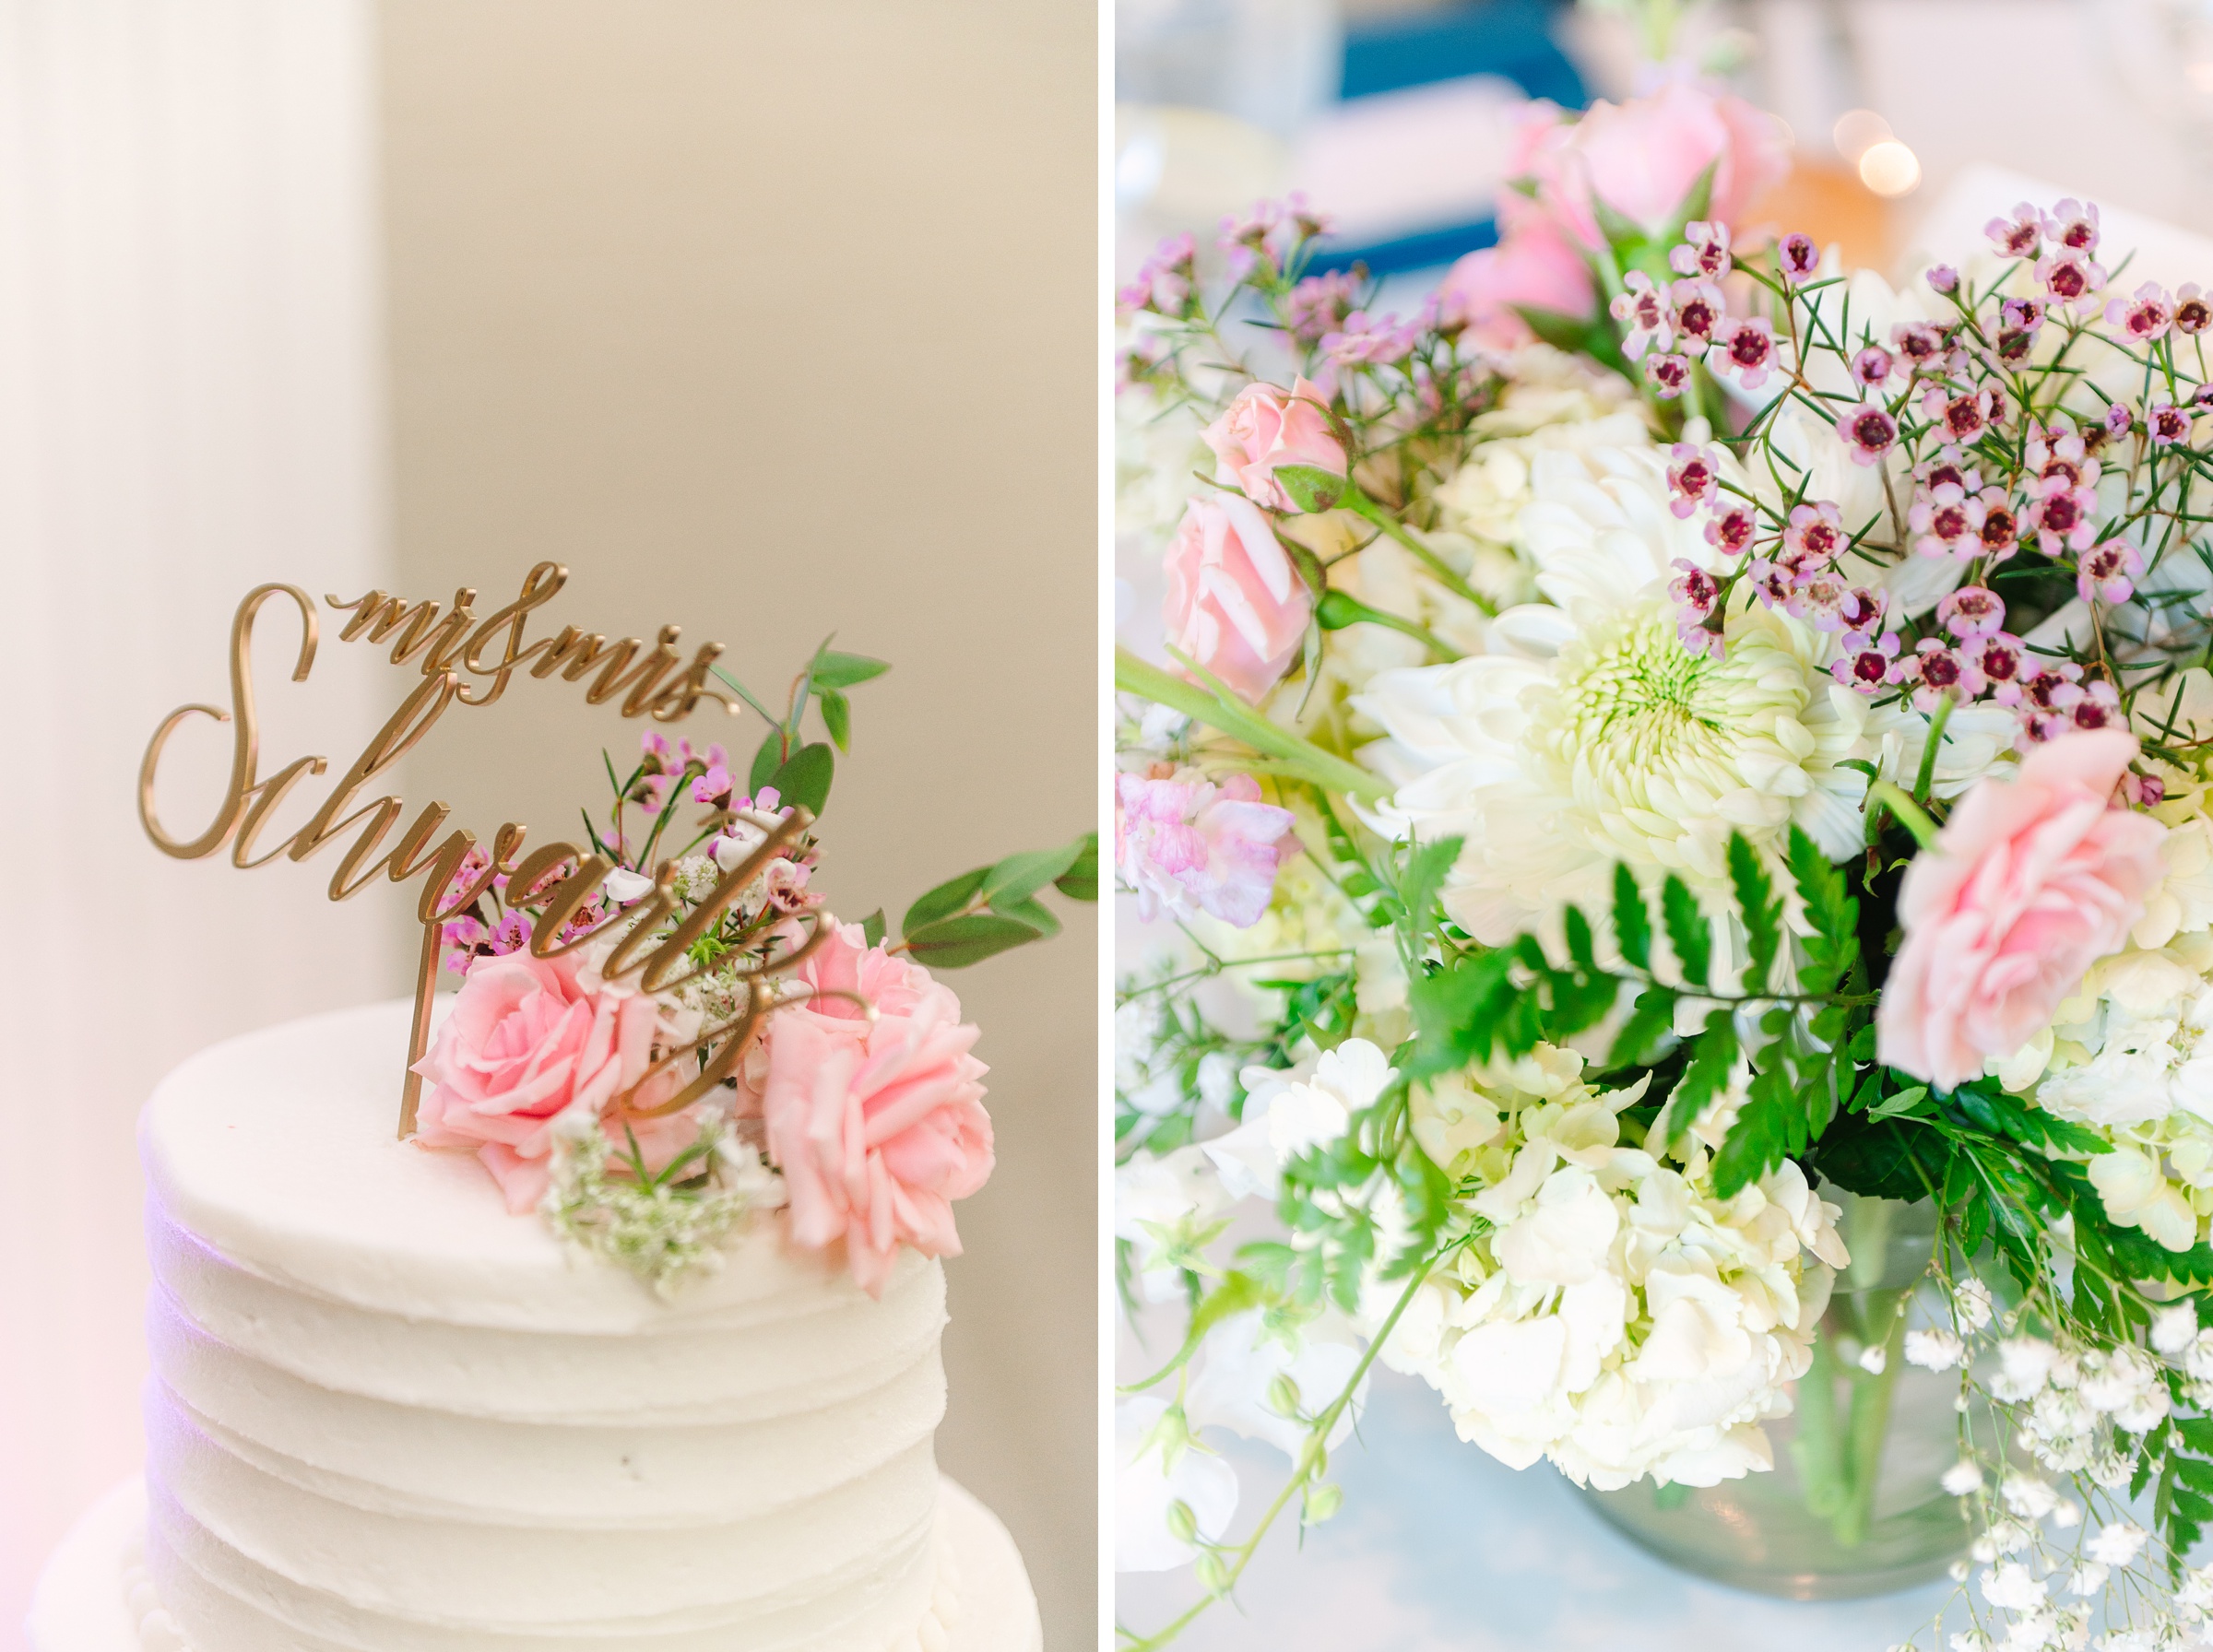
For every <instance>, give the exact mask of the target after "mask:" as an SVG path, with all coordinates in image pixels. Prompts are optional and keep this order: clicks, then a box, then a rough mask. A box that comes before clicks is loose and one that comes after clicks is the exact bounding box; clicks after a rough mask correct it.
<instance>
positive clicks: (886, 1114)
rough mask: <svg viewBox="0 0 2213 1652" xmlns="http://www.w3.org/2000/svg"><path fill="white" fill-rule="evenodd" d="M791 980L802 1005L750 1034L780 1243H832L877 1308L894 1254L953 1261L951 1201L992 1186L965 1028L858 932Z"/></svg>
mask: <svg viewBox="0 0 2213 1652" xmlns="http://www.w3.org/2000/svg"><path fill="white" fill-rule="evenodd" d="M791 981H792V983H793V984H795V985H805V986H806V987H808V988H810V989H811V991H812V992H813V993H814V995H815V996H814V997H810V998H808V999H807V1000H806V1001H804V1002H802V1003H798V1004H792V1005H787V1007H786V1008H784V1009H779V1010H777V1011H776V1012H775V1014H774V1015H772V1016H771V1017H770V1018H769V1021H768V1026H767V1029H766V1032H765V1033H764V1035H763V1043H764V1045H765V1049H764V1057H765V1059H764V1061H763V1062H762V1063H761V1064H759V1066H760V1070H762V1071H763V1080H762V1084H761V1099H760V1105H761V1112H762V1115H763V1120H764V1122H765V1124H766V1127H767V1135H768V1156H769V1160H770V1162H772V1163H774V1164H775V1166H776V1168H777V1169H778V1170H780V1171H782V1172H783V1174H784V1186H785V1192H786V1195H787V1199H788V1201H789V1206H788V1208H789V1212H790V1216H789V1220H790V1223H791V1228H790V1232H791V1237H792V1240H793V1242H794V1243H795V1244H798V1245H804V1246H806V1247H808V1248H810V1249H820V1248H822V1247H824V1246H827V1245H832V1244H834V1242H836V1241H837V1240H838V1239H840V1238H842V1239H844V1241H845V1245H846V1265H847V1266H848V1267H849V1268H851V1269H852V1272H853V1277H854V1278H855V1279H856V1280H858V1281H859V1283H860V1284H861V1286H862V1288H863V1289H865V1290H866V1291H868V1292H869V1293H870V1295H872V1296H881V1295H882V1293H883V1288H884V1286H885V1284H886V1283H888V1282H889V1280H890V1279H891V1275H892V1265H893V1261H894V1260H895V1259H896V1257H897V1256H898V1250H899V1246H900V1245H912V1246H913V1247H914V1248H915V1249H916V1250H918V1251H920V1252H921V1253H922V1254H923V1255H924V1256H926V1257H954V1256H958V1255H960V1251H961V1241H960V1235H959V1233H957V1232H955V1231H954V1227H953V1200H954V1199H957V1198H967V1197H968V1196H969V1195H970V1194H972V1193H974V1192H976V1190H977V1189H978V1188H980V1187H981V1186H983V1185H984V1182H985V1180H986V1179H987V1178H988V1176H989V1175H990V1174H991V1163H992V1159H991V1118H990V1115H988V1114H987V1113H986V1112H985V1111H984V1105H983V1097H984V1087H983V1085H982V1084H981V1083H979V1082H978V1080H981V1079H982V1077H983V1076H984V1074H985V1072H986V1071H987V1070H988V1069H987V1068H985V1066H984V1064H983V1063H982V1062H980V1061H978V1060H977V1059H976V1057H975V1056H972V1055H970V1054H969V1050H970V1048H971V1046H973V1045H974V1044H975V1043H976V1028H975V1027H973V1026H969V1025H964V1023H963V1022H962V1021H961V1005H960V1000H959V999H958V998H956V997H954V996H953V992H952V990H951V989H950V988H948V987H947V986H945V985H942V984H941V983H940V982H938V981H936V980H933V979H932V978H931V976H930V973H929V971H928V970H926V969H924V968H922V966H921V965H919V964H917V963H913V962H909V961H908V960H906V959H905V958H900V957H897V956H894V955H893V954H892V953H889V952H886V951H885V950H883V949H882V947H880V946H879V947H871V946H869V945H867V944H866V942H865V940H864V938H863V937H862V935H861V932H860V928H859V926H858V925H853V924H846V925H842V926H839V927H838V928H837V929H836V930H835V932H834V934H833V935H832V937H831V938H830V940H829V941H828V943H827V944H826V945H825V946H824V947H823V948H822V950H821V951H819V952H817V953H816V954H815V955H814V956H813V957H811V958H810V959H808V960H807V961H806V962H804V963H802V964H801V965H800V966H799V969H797V970H795V971H794V972H793V973H792V976H791ZM841 994H854V995H857V996H858V997H859V998H861V999H865V1000H866V1001H867V1004H868V1005H869V1006H870V1007H871V1008H873V1009H874V1011H875V1014H874V1016H873V1017H872V1018H871V1017H870V1014H869V1010H868V1009H864V1008H863V1007H862V1005H861V1004H860V1003H858V1002H856V1001H855V1000H854V998H852V997H842V996H838V995H841Z"/></svg>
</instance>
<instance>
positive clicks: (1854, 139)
mask: <svg viewBox="0 0 2213 1652" xmlns="http://www.w3.org/2000/svg"><path fill="white" fill-rule="evenodd" d="M1889 136H1890V123H1889V122H1888V121H1886V120H1885V119H1883V117H1882V116H1881V115H1879V114H1877V113H1876V112H1875V111H1874V110H1872V109H1848V110H1846V111H1845V112H1843V113H1842V114H1840V115H1839V116H1838V117H1837V124H1835V125H1834V126H1832V127H1830V128H1829V137H1830V138H1831V140H1832V141H1834V142H1835V144H1836V146H1837V153H1838V154H1840V155H1841V156H1843V157H1844V159H1847V160H1850V161H1855V162H1856V161H1857V160H1858V159H1860V157H1862V156H1863V155H1864V154H1866V153H1867V151H1868V150H1870V149H1872V148H1875V146H1876V145H1877V144H1879V143H1882V142H1884V141H1886V140H1887V139H1888V137H1889Z"/></svg>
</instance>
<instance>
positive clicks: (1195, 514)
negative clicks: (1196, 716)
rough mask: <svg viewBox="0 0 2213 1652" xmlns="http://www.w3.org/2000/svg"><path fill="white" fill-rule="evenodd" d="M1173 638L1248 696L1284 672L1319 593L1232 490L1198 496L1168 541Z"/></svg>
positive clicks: (1168, 613) (1167, 611) (1264, 521)
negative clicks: (1310, 585) (1311, 589)
mask: <svg viewBox="0 0 2213 1652" xmlns="http://www.w3.org/2000/svg"><path fill="white" fill-rule="evenodd" d="M1166 569H1167V576H1168V596H1167V602H1166V606H1165V607H1164V608H1163V611H1162V618H1163V619H1164V620H1165V621H1166V626H1167V633H1168V641H1169V642H1170V643H1173V644H1174V645H1175V646H1176V647H1178V648H1179V649H1181V650H1182V651H1183V653H1184V654H1186V655H1189V657H1190V658H1192V659H1194V660H1196V661H1197V662H1198V663H1199V664H1200V665H1201V666H1203V667H1206V669H1207V670H1209V671H1211V672H1213V674H1214V675H1215V676H1216V677H1219V678H1221V679H1222V680H1223V681H1224V682H1225V683H1227V684H1228V685H1229V686H1230V687H1231V688H1232V689H1233V690H1236V691H1237V692H1238V693H1240V694H1242V695H1244V696H1245V697H1246V698H1247V699H1249V700H1258V699H1259V698H1260V696H1261V695H1262V694H1264V693H1266V692H1267V691H1268V690H1270V689H1271V688H1272V687H1273V686H1274V685H1275V680H1276V678H1279V677H1281V676H1282V675H1283V674H1284V667H1287V666H1289V665H1290V663H1291V659H1292V656H1293V655H1296V653H1297V652H1298V646H1299V643H1301V641H1303V640H1304V638H1305V636H1306V631H1307V620H1308V617H1309V616H1310V615H1311V614H1312V613H1313V610H1314V598H1313V596H1312V594H1311V593H1310V592H1308V589H1307V585H1306V582H1305V581H1304V580H1302V579H1300V578H1299V577H1298V571H1297V570H1296V569H1295V568H1293V567H1292V566H1291V559H1290V558H1289V557H1288V556H1286V555H1284V548H1283V547H1282V546H1281V545H1279V544H1277V543H1276V540H1275V530H1274V528H1273V526H1272V525H1271V524H1270V523H1269V520H1268V518H1267V517H1266V516H1264V515H1263V514H1261V513H1260V507H1259V506H1257V505H1255V504H1254V503H1253V502H1252V501H1250V500H1249V499H1244V498H1241V497H1239V496H1238V495H1237V494H1234V493H1222V494H1216V495H1213V497H1201V498H1199V499H1194V500H1192V501H1190V503H1189V505H1187V506H1185V507H1184V513H1183V520H1182V522H1181V523H1179V524H1178V525H1177V528H1176V537H1175V539H1174V541H1173V542H1172V543H1171V544H1170V545H1169V547H1168V554H1167V560H1166Z"/></svg>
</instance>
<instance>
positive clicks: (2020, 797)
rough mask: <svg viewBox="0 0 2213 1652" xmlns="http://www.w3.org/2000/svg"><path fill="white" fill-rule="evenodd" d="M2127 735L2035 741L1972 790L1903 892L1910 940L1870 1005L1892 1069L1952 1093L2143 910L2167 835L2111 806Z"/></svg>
mask: <svg viewBox="0 0 2213 1652" xmlns="http://www.w3.org/2000/svg"><path fill="white" fill-rule="evenodd" d="M2135 756H2136V741H2135V740H2134V739H2133V738H2132V737H2129V736H2128V735H2126V734H2124V733H2123V732H2121V731H2120V730H2119V729H2101V730H2098V731H2096V732H2094V733H2087V734H2070V735H2065V736H2062V737H2060V738H2058V739H2055V740H2053V741H2052V742H2050V743H2049V744H2048V745H2042V746H2039V747H2037V748H2036V749H2034V750H2032V751H2031V752H2030V754H2029V755H2028V756H2027V757H2026V758H2024V759H2023V760H2022V761H2021V765H2020V768H2019V771H2018V773H2017V775H2016V777H2015V778H2014V779H2012V780H2010V781H2005V780H1997V779H1989V780H1984V781H1982V782H1980V783H1979V784H1978V785H1976V786H1975V788H1974V789H1973V790H1972V791H1970V793H1968V795H1967V796H1966V798H1965V800H1964V801H1962V802H1961V804H1960V805H1959V809H1958V811H1957V812H1956V813H1954V814H1953V816H1952V818H1951V820H1949V821H1947V823H1946V825H1945V828H1944V831H1943V832H1942V834H1941V835H1940V836H1939V837H1938V838H1937V840H1936V844H1935V847H1933V848H1930V849H1924V850H1923V851H1922V853H1921V854H1920V855H1916V856H1915V857H1914V860H1913V864H1912V865H1911V867H1908V868H1907V871H1906V878H1905V883H1904V886H1903V888H1902V889H1901V890H1900V891H1899V899H1898V916H1899V923H1900V925H1902V926H1904V929H1905V942H1904V944H1903V945H1901V946H1900V947H1899V951H1898V958H1897V960H1896V962H1893V963H1892V964H1891V966H1890V975H1889V979H1888V981H1886V982H1885V983H1884V985H1883V997H1882V1003H1881V1005H1880V1006H1879V1007H1878V1008H1877V1009H1876V1055H1877V1056H1878V1057H1879V1059H1881V1060H1882V1061H1883V1062H1884V1063H1885V1064H1886V1065H1887V1066H1890V1067H1895V1068H1898V1069H1899V1071H1900V1072H1906V1073H1911V1074H1912V1075H1913V1076H1914V1077H1915V1078H1917V1079H1925V1080H1928V1081H1929V1082H1930V1083H1932V1084H1934V1085H1935V1086H1936V1087H1937V1088H1939V1089H1941V1090H1950V1089H1953V1088H1955V1087H1957V1086H1958V1085H1959V1084H1961V1083H1963V1082H1965V1081H1966V1080H1969V1079H1972V1078H1974V1077H1976V1076H1977V1075H1979V1074H1980V1073H1981V1072H1982V1068H1983V1063H1984V1062H1985V1061H1986V1060H1990V1059H2003V1058H2004V1057H2006V1056H2010V1055H2012V1054H2013V1053H2014V1052H2015V1051H2017V1050H2018V1049H2019V1048H2020V1047H2021V1046H2022V1045H2023V1044H2027V1043H2028V1042H2029V1040H2030V1039H2031V1038H2033V1037H2034V1036H2035V1035H2036V1034H2037V1033H2038V1032H2040V1031H2041V1030H2042V1029H2043V1028H2044V1027H2045V1026H2047V1025H2049V1024H2050V1022H2051V1020H2052V1012H2053V1010H2054V1009H2056V1008H2057V1007H2058V1006H2059V1003H2060V1001H2061V1000H2062V999H2063V998H2065V997H2067V995H2068V994H2070V993H2072V992H2073V991H2074V990H2075V989H2076V988H2077V986H2079V985H2081V983H2082V977H2083V972H2084V971H2086V970H2088V969H2089V966H2090V965H2091V964H2092V963H2094V962H2097V961H2098V960H2099V959H2101V958H2102V957H2104V956H2105V955H2106V954H2108V953H2109V952H2112V951H2115V950H2119V948H2120V946H2121V943H2122V942H2123V941H2124V939H2125V938H2127V935H2128V931H2129V929H2130V927H2131V926H2133V925H2134V924H2135V923H2136V920H2137V919H2138V918H2140V917H2142V916H2143V914H2144V898H2145V896H2146V895H2147V894H2148V892H2149V891H2150V890H2151V888H2152V886H2153V884H2154V883H2155V882H2156V881H2157V880H2158V879H2159V877H2160V840H2161V839H2163V838H2164V837H2165V836H2166V835H2167V830H2166V828H2165V827H2163V826H2161V825H2160V823H2159V822H2158V821H2157V820H2152V819H2151V818H2150V817H2149V816H2148V815H2141V814H2132V813H2130V812H2129V811H2128V810H2126V809H2124V808H2114V807H2113V803H2112V797H2113V791H2114V788H2115V787H2116V786H2118V785H2120V783H2121V778H2122V776H2123V775H2124V773H2126V772H2127V769H2128V764H2129V761H2130V760H2131V759H2132V758H2134V757H2135Z"/></svg>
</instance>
